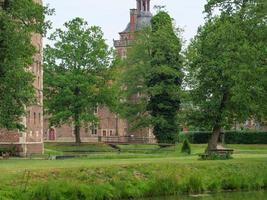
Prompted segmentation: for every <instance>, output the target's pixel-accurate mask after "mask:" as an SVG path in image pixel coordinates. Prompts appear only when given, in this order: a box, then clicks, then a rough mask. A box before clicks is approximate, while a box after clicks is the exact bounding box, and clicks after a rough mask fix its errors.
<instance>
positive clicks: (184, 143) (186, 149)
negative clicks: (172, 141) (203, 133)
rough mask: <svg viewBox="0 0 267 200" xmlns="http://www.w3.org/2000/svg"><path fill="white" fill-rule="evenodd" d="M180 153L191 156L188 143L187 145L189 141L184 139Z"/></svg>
mask: <svg viewBox="0 0 267 200" xmlns="http://www.w3.org/2000/svg"><path fill="white" fill-rule="evenodd" d="M181 152H182V153H187V154H189V155H190V154H191V146H190V143H189V140H188V139H187V138H186V139H185V140H184V142H183V146H182V150H181Z"/></svg>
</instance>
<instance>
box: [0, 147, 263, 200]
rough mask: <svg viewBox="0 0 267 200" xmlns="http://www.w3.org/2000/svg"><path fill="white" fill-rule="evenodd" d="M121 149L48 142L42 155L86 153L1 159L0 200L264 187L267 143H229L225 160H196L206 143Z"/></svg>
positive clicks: (122, 196) (133, 195) (98, 197)
mask: <svg viewBox="0 0 267 200" xmlns="http://www.w3.org/2000/svg"><path fill="white" fill-rule="evenodd" d="M119 147H120V149H121V151H120V152H118V151H117V150H116V149H113V148H111V147H109V146H106V145H82V146H79V147H78V146H76V145H67V144H46V145H45V153H46V154H51V153H52V155H65V154H70V153H73V152H72V151H74V154H76V153H77V154H78V153H81V152H83V153H84V152H86V154H85V156H83V157H80V158H75V159H67V160H38V159H32V160H29V159H10V160H0V171H1V173H0V197H1V198H0V200H2V199H14V198H15V199H36V200H37V199H38V200H39V199H53V200H54V199H55V200H57V199H92V200H94V199H100V200H101V199H103V200H104V199H122V198H126V199H127V198H132V197H146V196H153V195H173V194H176V193H201V192H204V191H220V190H225V189H227V190H228V189H233V190H240V189H246V190H256V189H262V188H265V187H266V186H267V145H229V146H228V147H229V148H233V149H234V150H235V152H236V153H235V154H234V159H231V160H225V161H223V160H218V161H200V160H198V154H199V153H202V152H203V151H204V149H205V147H206V145H192V155H190V156H189V155H185V154H182V153H180V149H181V145H177V146H173V147H167V148H159V147H158V146H157V145H120V146H119ZM95 193H97V194H98V196H94V195H92V194H95ZM18 194H20V195H18ZM21 194H23V195H21ZM16 195H17V196H16ZM51 195H55V196H51ZM69 195H70V196H73V198H72V197H69ZM79 195H80V196H79ZM67 196H68V198H67ZM65 197H66V198H65Z"/></svg>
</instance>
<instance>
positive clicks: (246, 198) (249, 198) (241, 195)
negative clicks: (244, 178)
mask: <svg viewBox="0 0 267 200" xmlns="http://www.w3.org/2000/svg"><path fill="white" fill-rule="evenodd" d="M143 200H267V192H266V191H265V192H263V191H260V192H231V193H230V192H229V193H220V194H211V195H208V194H207V195H196V196H190V197H186V196H181V197H160V198H148V199H143Z"/></svg>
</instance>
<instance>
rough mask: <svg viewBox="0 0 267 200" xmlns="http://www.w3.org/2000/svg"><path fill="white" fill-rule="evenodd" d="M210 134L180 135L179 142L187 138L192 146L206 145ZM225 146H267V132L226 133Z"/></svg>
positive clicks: (207, 132) (205, 132)
mask: <svg viewBox="0 0 267 200" xmlns="http://www.w3.org/2000/svg"><path fill="white" fill-rule="evenodd" d="M211 134H212V133H211V132H209V131H204V132H203V131H201V132H190V133H180V135H179V141H183V140H182V139H183V138H187V139H188V140H189V142H190V143H192V144H207V143H208V141H209V139H210V137H211ZM224 140H225V143H226V144H267V132H260V131H227V132H225V134H224Z"/></svg>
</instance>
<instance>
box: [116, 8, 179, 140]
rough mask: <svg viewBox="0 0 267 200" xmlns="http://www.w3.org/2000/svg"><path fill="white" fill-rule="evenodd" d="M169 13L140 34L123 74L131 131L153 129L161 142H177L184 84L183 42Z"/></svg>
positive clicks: (124, 111)
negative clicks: (182, 69)
mask: <svg viewBox="0 0 267 200" xmlns="http://www.w3.org/2000/svg"><path fill="white" fill-rule="evenodd" d="M177 35H178V33H177V32H176V31H175V30H174V27H173V24H172V19H171V17H170V16H169V15H168V13H166V12H162V11H161V12H159V13H158V14H157V15H155V16H154V17H153V18H152V21H151V29H150V28H146V29H144V30H142V31H140V32H138V33H137V35H136V39H135V42H134V44H133V46H132V47H131V49H130V51H129V53H128V56H127V59H126V61H125V63H124V64H125V67H124V68H123V69H122V70H121V71H122V75H121V77H122V80H121V83H120V84H121V87H120V88H122V89H123V90H122V96H123V97H122V98H123V99H124V100H125V101H124V102H122V103H121V105H122V106H121V107H122V109H121V110H122V111H121V113H122V115H123V116H124V117H125V118H127V119H128V121H129V124H130V126H131V127H130V128H131V129H135V130H136V129H142V128H147V127H153V133H154V135H155V136H156V138H157V140H158V142H159V143H175V141H176V139H177V136H178V132H179V124H178V118H177V113H178V111H179V108H180V93H181V92H180V90H181V83H182V77H183V76H182V71H181V68H182V67H181V65H182V57H181V55H180V52H181V41H180V38H179V37H178V36H177Z"/></svg>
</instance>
